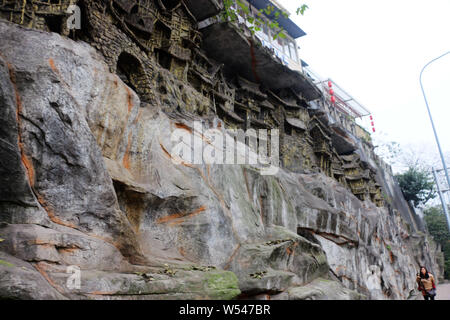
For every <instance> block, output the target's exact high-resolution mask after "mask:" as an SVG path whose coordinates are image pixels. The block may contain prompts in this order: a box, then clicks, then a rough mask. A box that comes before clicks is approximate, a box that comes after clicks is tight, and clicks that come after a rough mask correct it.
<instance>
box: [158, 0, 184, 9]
mask: <svg viewBox="0 0 450 320" xmlns="http://www.w3.org/2000/svg"><path fill="white" fill-rule="evenodd" d="M159 1H160V4H162V5H163V9H166V10H172V9H173V8H175V7H176V6H177V5H178V4H179V3H180V0H159Z"/></svg>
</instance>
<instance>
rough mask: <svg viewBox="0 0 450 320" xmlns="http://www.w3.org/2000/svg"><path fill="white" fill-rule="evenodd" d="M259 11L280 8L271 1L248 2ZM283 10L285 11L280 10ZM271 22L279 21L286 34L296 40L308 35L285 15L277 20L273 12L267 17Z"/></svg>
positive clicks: (255, 0) (254, 0) (249, 0)
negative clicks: (268, 7)
mask: <svg viewBox="0 0 450 320" xmlns="http://www.w3.org/2000/svg"><path fill="white" fill-rule="evenodd" d="M247 1H248V2H249V3H251V4H252V5H253V6H254V7H255V8H257V9H259V10H260V9H265V8H267V6H268V5H274V6H276V7H278V4H276V3H273V2H272V1H270V0H247ZM280 10H283V9H280ZM266 16H267V17H268V18H269V19H271V20H276V21H278V24H279V25H280V26H281V27H282V28H283V29H284V30H286V32H287V33H288V34H289V35H290V36H291V37H292V38H294V39H297V38H300V37H303V36H305V35H306V32H305V31H303V30H302V29H301V28H300V27H299V26H298V25H296V24H295V23H294V22H293V21H292V20H291V19H289V18H286V17H284V16H283V15H279V17H278V18H277V19H275V12H272V13H271V14H270V15H266Z"/></svg>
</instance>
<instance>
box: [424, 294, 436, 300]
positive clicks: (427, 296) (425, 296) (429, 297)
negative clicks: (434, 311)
mask: <svg viewBox="0 0 450 320" xmlns="http://www.w3.org/2000/svg"><path fill="white" fill-rule="evenodd" d="M423 298H424V299H425V300H434V296H430V295H428V294H426V295H424V296H423Z"/></svg>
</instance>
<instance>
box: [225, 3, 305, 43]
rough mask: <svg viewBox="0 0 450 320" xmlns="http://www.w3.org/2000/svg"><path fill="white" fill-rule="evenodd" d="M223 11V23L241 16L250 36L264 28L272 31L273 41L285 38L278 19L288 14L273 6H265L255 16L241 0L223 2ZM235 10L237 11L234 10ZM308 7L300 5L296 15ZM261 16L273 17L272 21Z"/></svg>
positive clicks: (236, 19)
mask: <svg viewBox="0 0 450 320" xmlns="http://www.w3.org/2000/svg"><path fill="white" fill-rule="evenodd" d="M223 5H224V10H223V12H222V19H223V21H227V20H228V21H231V22H235V21H238V15H241V16H242V17H243V18H244V19H245V21H246V22H248V29H249V30H250V32H251V33H252V34H255V32H257V31H261V30H262V29H263V27H264V26H266V27H268V28H269V29H271V30H273V31H274V32H273V36H272V37H273V39H274V40H276V39H277V38H286V34H285V30H284V29H283V28H282V27H281V26H280V24H279V23H278V20H279V18H280V17H285V18H288V17H289V14H288V13H287V12H284V11H282V10H280V9H278V8H276V7H275V6H274V5H271V4H269V5H267V6H266V7H265V8H262V9H260V10H258V11H257V12H255V14H256V16H255V17H254V16H253V15H252V10H251V9H250V7H249V5H248V4H246V3H244V2H243V1H241V0H224V1H223ZM235 7H236V8H237V10H236V9H235ZM308 8H309V7H308V5H306V4H301V5H300V6H299V7H298V8H297V10H296V14H297V15H304V14H305V12H306V10H307V9H308ZM238 11H239V12H238ZM263 16H271V17H274V18H273V19H272V20H268V19H265V18H263Z"/></svg>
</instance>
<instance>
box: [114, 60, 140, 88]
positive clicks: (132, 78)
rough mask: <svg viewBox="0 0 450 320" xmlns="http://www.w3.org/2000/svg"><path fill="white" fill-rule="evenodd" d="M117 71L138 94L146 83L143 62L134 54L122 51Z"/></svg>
mask: <svg viewBox="0 0 450 320" xmlns="http://www.w3.org/2000/svg"><path fill="white" fill-rule="evenodd" d="M116 73H117V75H118V76H119V78H120V79H121V80H122V81H123V82H124V83H125V84H126V85H127V86H129V87H130V88H131V89H133V90H134V91H135V92H136V93H137V94H138V95H140V93H141V92H142V89H143V88H142V87H143V86H144V84H145V72H144V68H143V67H142V64H141V62H140V61H139V60H138V59H137V58H136V57H134V56H133V55H131V54H129V53H127V52H122V53H121V54H120V56H119V59H118V60H117V69H116Z"/></svg>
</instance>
